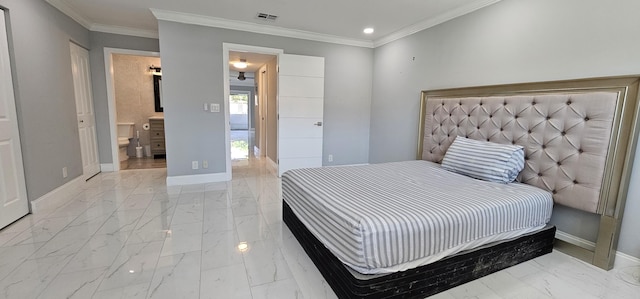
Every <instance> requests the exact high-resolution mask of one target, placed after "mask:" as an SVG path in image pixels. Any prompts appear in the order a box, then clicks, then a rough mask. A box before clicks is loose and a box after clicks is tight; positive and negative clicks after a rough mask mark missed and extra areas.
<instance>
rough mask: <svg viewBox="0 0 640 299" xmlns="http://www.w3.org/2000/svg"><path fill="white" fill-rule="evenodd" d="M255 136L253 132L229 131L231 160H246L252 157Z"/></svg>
mask: <svg viewBox="0 0 640 299" xmlns="http://www.w3.org/2000/svg"><path fill="white" fill-rule="evenodd" d="M254 139H255V134H254V132H253V131H247V130H232V131H231V160H234V161H236V160H247V159H249V157H250V155H251V156H253V150H250V149H253V145H254Z"/></svg>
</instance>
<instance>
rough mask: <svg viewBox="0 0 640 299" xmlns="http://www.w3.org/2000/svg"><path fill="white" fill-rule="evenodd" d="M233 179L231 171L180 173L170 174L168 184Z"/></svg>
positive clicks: (175, 184) (190, 183)
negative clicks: (176, 174)
mask: <svg viewBox="0 0 640 299" xmlns="http://www.w3.org/2000/svg"><path fill="white" fill-rule="evenodd" d="M230 180H231V174H230V173H224V172H220V173H208V174H193V175H178V176H168V177H167V186H177V185H193V184H206V183H217V182H226V181H230Z"/></svg>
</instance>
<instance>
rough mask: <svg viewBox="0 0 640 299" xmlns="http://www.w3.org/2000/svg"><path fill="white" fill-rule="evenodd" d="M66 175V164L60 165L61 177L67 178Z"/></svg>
mask: <svg viewBox="0 0 640 299" xmlns="http://www.w3.org/2000/svg"><path fill="white" fill-rule="evenodd" d="M67 175H68V173H67V167H66V166H65V167H62V178H63V179H65V178H67Z"/></svg>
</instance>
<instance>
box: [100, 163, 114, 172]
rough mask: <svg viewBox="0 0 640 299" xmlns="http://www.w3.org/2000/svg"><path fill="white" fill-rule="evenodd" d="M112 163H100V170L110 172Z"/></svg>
mask: <svg viewBox="0 0 640 299" xmlns="http://www.w3.org/2000/svg"><path fill="white" fill-rule="evenodd" d="M113 164H114V163H101V164H100V171H102V172H112V171H114V170H113Z"/></svg>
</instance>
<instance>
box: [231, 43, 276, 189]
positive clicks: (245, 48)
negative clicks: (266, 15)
mask: <svg viewBox="0 0 640 299" xmlns="http://www.w3.org/2000/svg"><path fill="white" fill-rule="evenodd" d="M229 51H238V52H251V53H258V54H267V55H274V56H276V65H277V63H278V61H280V55H281V54H284V50H283V49H276V48H267V47H260V46H251V45H243V44H233V43H222V71H223V76H222V79H223V80H224V85H223V86H224V98H225V99H226V101H225V102H228V101H229V94H230V93H231V84H229ZM277 103H278V93H277V91H276V106H277V105H278V104H277ZM224 120H225V144H226V146H225V149H226V155H227V167H226V172H225V175H226V176H227V178H229V180H231V136H230V135H231V126H230V125H229V121H230V115H229V105H228V104H226V105H225V108H224ZM260 150H261V151H262V150H263V149H260Z"/></svg>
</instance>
